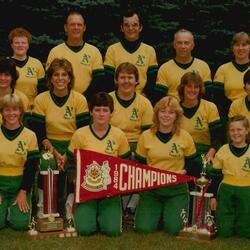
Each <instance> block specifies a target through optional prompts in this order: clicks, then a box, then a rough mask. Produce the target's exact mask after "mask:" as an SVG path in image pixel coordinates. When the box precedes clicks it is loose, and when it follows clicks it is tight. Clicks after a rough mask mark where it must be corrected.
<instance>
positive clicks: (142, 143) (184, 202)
mask: <svg viewBox="0 0 250 250" xmlns="http://www.w3.org/2000/svg"><path fill="white" fill-rule="evenodd" d="M182 113H183V111H182V108H181V106H180V105H179V102H178V101H177V99H176V98H175V97H171V96H166V97H163V98H162V99H161V100H160V101H158V102H157V103H156V105H155V107H154V117H153V126H152V127H151V128H150V129H148V130H146V131H144V132H143V133H142V135H141V136H140V138H139V141H138V144H137V148H136V155H135V159H136V161H139V162H142V163H144V164H147V165H150V166H153V167H155V168H160V169H165V170H169V171H172V172H176V173H183V174H184V173H186V170H185V167H187V166H188V165H189V164H190V163H191V162H192V161H194V160H195V159H196V158H197V154H196V149H195V144H194V141H193V139H192V137H191V135H190V134H189V133H188V132H187V131H185V130H183V129H182V128H181V121H182V116H183V114H182ZM188 197H189V194H188V186H187V184H186V183H184V184H177V185H173V186H168V187H161V188H158V189H155V190H150V191H144V192H141V193H140V200H139V203H138V206H137V210H136V215H135V229H136V231H138V232H142V233H150V232H155V231H156V230H157V228H158V225H159V221H160V219H161V218H163V227H164V230H165V231H166V232H167V233H170V234H177V233H178V232H179V230H181V228H182V219H181V217H180V212H181V210H182V209H185V210H186V211H188V200H189V198H188Z"/></svg>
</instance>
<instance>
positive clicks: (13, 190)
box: [0, 94, 40, 231]
mask: <svg viewBox="0 0 250 250" xmlns="http://www.w3.org/2000/svg"><path fill="white" fill-rule="evenodd" d="M0 112H1V115H2V118H3V123H2V125H1V129H0V141H1V143H0V159H1V162H0V228H3V227H5V225H6V215H7V213H8V210H9V220H10V227H12V228H13V229H15V230H21V231H24V230H27V229H28V224H29V220H30V216H31V194H30V192H31V188H32V186H33V183H34V176H35V173H36V169H37V164H38V161H39V157H40V155H39V151H38V145H37V138H36V135H35V133H34V132H33V131H31V130H29V129H28V128H25V127H24V126H23V125H22V115H23V103H22V100H21V98H20V97H18V96H17V95H15V94H10V95H5V96H4V97H3V98H2V99H1V101H0Z"/></svg>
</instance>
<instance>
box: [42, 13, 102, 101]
mask: <svg viewBox="0 0 250 250" xmlns="http://www.w3.org/2000/svg"><path fill="white" fill-rule="evenodd" d="M64 30H65V33H66V35H67V41H65V42H64V43H61V44H59V45H57V46H56V47H54V48H52V50H51V51H50V52H49V55H48V59H47V63H46V69H48V67H49V65H50V63H51V62H52V61H53V59H55V58H56V57H57V58H62V57H63V58H65V59H67V60H68V61H70V62H71V64H72V66H73V70H74V75H75V85H74V90H76V91H77V92H80V93H82V94H84V95H85V97H86V98H87V99H89V98H90V97H91V96H92V95H93V93H96V92H97V91H98V89H99V88H100V84H102V78H103V76H104V68H103V61H102V55H101V53H100V51H99V49H98V48H97V47H95V46H93V45H91V44H89V43H87V42H85V41H84V39H83V36H84V33H85V31H86V23H85V19H84V17H83V16H82V14H81V13H80V12H77V11H72V12H70V13H69V14H68V16H67V19H66V22H65V24H64Z"/></svg>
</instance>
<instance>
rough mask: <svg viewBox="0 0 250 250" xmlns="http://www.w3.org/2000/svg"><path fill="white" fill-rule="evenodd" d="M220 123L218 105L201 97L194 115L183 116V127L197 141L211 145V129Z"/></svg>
mask: <svg viewBox="0 0 250 250" xmlns="http://www.w3.org/2000/svg"><path fill="white" fill-rule="evenodd" d="M217 125H220V116H219V112H218V109H217V107H216V105H215V104H214V103H212V102H209V101H206V100H203V99H201V100H200V103H199V106H198V108H197V110H196V112H195V113H194V114H193V115H192V117H187V116H186V115H184V116H183V126H182V127H183V128H184V129H185V130H187V131H188V132H189V133H190V135H191V136H192V137H193V140H194V142H195V143H200V144H205V145H211V136H210V129H211V128H214V127H216V126H217Z"/></svg>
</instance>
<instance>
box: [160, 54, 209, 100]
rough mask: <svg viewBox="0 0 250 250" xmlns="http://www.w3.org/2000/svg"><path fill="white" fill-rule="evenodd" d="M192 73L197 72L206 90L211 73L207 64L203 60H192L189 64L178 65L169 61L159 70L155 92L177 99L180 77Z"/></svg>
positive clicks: (172, 60)
mask: <svg viewBox="0 0 250 250" xmlns="http://www.w3.org/2000/svg"><path fill="white" fill-rule="evenodd" d="M192 71H198V73H199V74H200V76H201V78H202V80H203V82H204V84H205V87H206V88H207V87H209V85H211V83H212V80H211V71H210V68H209V66H208V64H207V63H206V62H204V61H203V60H201V59H198V58H193V60H192V62H191V63H189V64H179V63H177V62H176V61H175V60H174V59H171V60H169V61H167V62H166V63H164V64H162V65H161V67H160V68H159V71H158V75H157V80H156V91H158V92H161V93H164V94H165V95H166V94H168V95H172V96H175V97H177V98H179V95H178V91H177V87H178V86H179V85H180V82H181V77H182V76H183V75H184V74H185V73H186V72H192Z"/></svg>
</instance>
